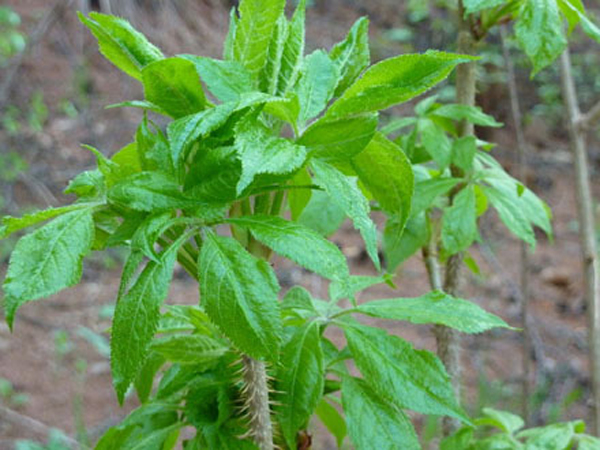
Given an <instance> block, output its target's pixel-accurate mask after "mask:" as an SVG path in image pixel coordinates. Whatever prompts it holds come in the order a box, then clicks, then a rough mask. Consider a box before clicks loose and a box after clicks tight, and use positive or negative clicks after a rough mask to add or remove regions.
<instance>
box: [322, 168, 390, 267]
mask: <svg viewBox="0 0 600 450" xmlns="http://www.w3.org/2000/svg"><path fill="white" fill-rule="evenodd" d="M311 168H312V170H313V172H314V175H315V183H317V184H318V185H319V186H321V187H322V188H323V189H325V191H326V192H327V194H329V196H330V197H331V201H333V202H334V203H336V204H337V205H338V206H339V207H340V208H341V209H342V210H343V211H344V212H345V214H346V215H347V216H348V217H350V218H351V219H352V221H353V222H354V227H355V228H356V229H357V230H359V231H360V234H361V236H362V237H363V239H364V241H365V244H366V247H367V253H368V254H369V256H370V257H371V260H372V261H373V263H374V264H375V267H376V268H377V270H379V269H380V263H379V255H378V254H377V228H376V227H375V224H374V223H373V221H372V220H371V217H370V215H369V213H370V207H369V202H368V201H367V199H366V198H365V196H364V195H363V194H362V192H361V191H360V189H359V188H358V186H357V184H356V181H355V180H354V179H352V178H349V177H347V176H346V175H344V174H343V173H341V172H340V171H338V170H337V169H336V168H335V167H333V166H331V165H329V164H327V163H326V162H323V161H319V160H316V159H313V160H312V161H311Z"/></svg>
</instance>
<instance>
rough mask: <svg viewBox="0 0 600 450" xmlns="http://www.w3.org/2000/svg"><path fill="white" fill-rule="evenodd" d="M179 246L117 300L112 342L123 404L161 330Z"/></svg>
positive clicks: (114, 371)
mask: <svg viewBox="0 0 600 450" xmlns="http://www.w3.org/2000/svg"><path fill="white" fill-rule="evenodd" d="M178 248H179V247H178V243H177V242H176V243H174V244H172V245H171V246H170V247H169V248H168V249H167V250H165V252H164V253H163V254H162V255H161V258H160V262H158V263H157V262H154V261H150V262H149V263H148V264H147V265H146V267H145V268H144V270H143V271H142V273H141V274H140V276H139V277H138V278H137V280H136V281H135V283H134V284H133V285H132V286H131V288H130V289H129V290H126V286H124V289H122V292H121V293H120V295H119V298H118V299H117V305H116V308H115V315H114V319H113V323H112V333H111V339H110V349H111V360H110V363H111V371H112V376H113V384H114V386H115V390H116V391H117V397H118V399H119V402H120V403H123V400H124V398H125V393H126V392H127V390H128V389H129V386H131V384H132V383H133V381H134V380H135V379H136V378H137V376H138V374H139V371H140V369H141V367H142V365H143V364H144V362H145V361H146V358H147V356H148V352H149V347H150V343H151V341H152V338H153V337H154V333H155V332H156V329H157V328H158V322H159V319H160V306H161V304H162V302H163V301H164V300H165V298H166V297H167V294H168V292H169V286H170V285H171V278H172V275H173V267H174V265H175V260H176V257H177V250H178Z"/></svg>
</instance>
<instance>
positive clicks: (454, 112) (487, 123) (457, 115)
mask: <svg viewBox="0 0 600 450" xmlns="http://www.w3.org/2000/svg"><path fill="white" fill-rule="evenodd" d="M431 115H433V116H438V117H444V118H446V119H452V120H456V121H460V120H467V121H468V122H470V123H472V124H474V125H479V126H482V127H495V128H497V127H501V126H502V123H500V122H497V121H496V119H494V118H493V117H492V116H490V115H488V114H485V113H484V112H483V111H482V110H481V108H480V107H478V106H471V105H460V104H452V105H443V106H440V107H439V108H437V109H436V110H435V111H433V112H432V113H431Z"/></svg>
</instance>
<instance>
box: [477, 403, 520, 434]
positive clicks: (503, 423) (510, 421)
mask: <svg viewBox="0 0 600 450" xmlns="http://www.w3.org/2000/svg"><path fill="white" fill-rule="evenodd" d="M483 414H484V415H485V417H484V418H483V421H484V422H483V423H485V424H486V425H492V426H495V427H497V428H499V429H501V430H502V431H504V432H505V433H508V434H514V433H516V432H517V431H519V430H520V429H521V428H523V425H525V422H524V421H523V419H521V418H520V417H519V416H517V415H515V414H511V413H509V412H506V411H499V410H497V409H493V408H483ZM478 423H479V422H478Z"/></svg>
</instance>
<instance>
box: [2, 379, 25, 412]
mask: <svg viewBox="0 0 600 450" xmlns="http://www.w3.org/2000/svg"><path fill="white" fill-rule="evenodd" d="M0 400H1V401H2V402H3V403H5V404H6V405H8V406H15V407H19V406H23V405H25V404H26V403H27V402H28V401H29V396H28V395H27V394H25V393H22V392H18V391H16V390H15V387H14V386H13V384H12V383H11V382H10V380H7V379H6V378H0Z"/></svg>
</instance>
